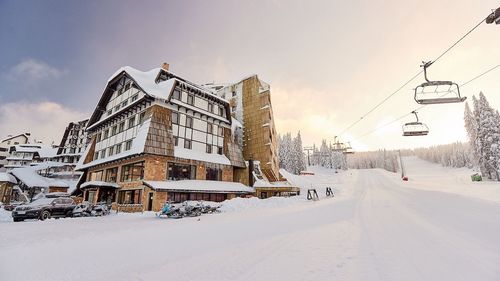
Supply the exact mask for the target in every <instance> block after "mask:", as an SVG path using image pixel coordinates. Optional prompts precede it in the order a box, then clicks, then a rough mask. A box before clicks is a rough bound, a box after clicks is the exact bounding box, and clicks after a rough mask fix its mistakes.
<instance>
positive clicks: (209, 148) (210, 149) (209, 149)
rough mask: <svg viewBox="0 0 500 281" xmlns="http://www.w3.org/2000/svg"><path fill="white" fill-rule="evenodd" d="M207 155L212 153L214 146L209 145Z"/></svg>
mask: <svg viewBox="0 0 500 281" xmlns="http://www.w3.org/2000/svg"><path fill="white" fill-rule="evenodd" d="M207 153H212V145H211V144H207Z"/></svg>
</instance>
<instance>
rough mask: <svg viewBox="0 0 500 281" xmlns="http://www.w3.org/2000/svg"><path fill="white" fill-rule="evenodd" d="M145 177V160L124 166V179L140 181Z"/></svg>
mask: <svg viewBox="0 0 500 281" xmlns="http://www.w3.org/2000/svg"><path fill="white" fill-rule="evenodd" d="M143 177H144V162H138V163H134V164H129V165H125V166H122V181H138V180H142V179H143Z"/></svg>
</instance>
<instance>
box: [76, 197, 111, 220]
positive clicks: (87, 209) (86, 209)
mask: <svg viewBox="0 0 500 281" xmlns="http://www.w3.org/2000/svg"><path fill="white" fill-rule="evenodd" d="M108 214H109V208H108V205H107V204H106V202H101V203H97V204H90V203H89V202H86V201H85V202H82V203H81V204H78V205H77V206H76V207H75V208H74V209H73V216H74V217H90V216H92V217H97V216H105V215H108Z"/></svg>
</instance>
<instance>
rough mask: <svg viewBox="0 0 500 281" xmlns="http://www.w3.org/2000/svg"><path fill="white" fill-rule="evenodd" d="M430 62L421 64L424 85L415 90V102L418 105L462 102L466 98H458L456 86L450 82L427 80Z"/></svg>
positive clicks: (458, 89) (458, 91)
mask: <svg viewBox="0 0 500 281" xmlns="http://www.w3.org/2000/svg"><path fill="white" fill-rule="evenodd" d="M432 63H433V62H432V61H429V62H422V65H421V67H423V68H424V77H425V81H426V82H424V83H422V84H420V85H418V86H417V87H416V88H415V97H414V98H415V101H416V102H417V103H418V104H441V103H457V102H463V101H465V99H466V98H467V97H461V96H460V88H459V87H458V84H457V83H455V82H452V81H430V80H429V79H428V78H427V68H428V67H429V66H431V65H432Z"/></svg>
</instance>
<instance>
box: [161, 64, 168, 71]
mask: <svg viewBox="0 0 500 281" xmlns="http://www.w3.org/2000/svg"><path fill="white" fill-rule="evenodd" d="M168 67H169V65H168V63H166V62H164V63H163V64H162V65H161V68H163V70H165V71H168Z"/></svg>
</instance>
